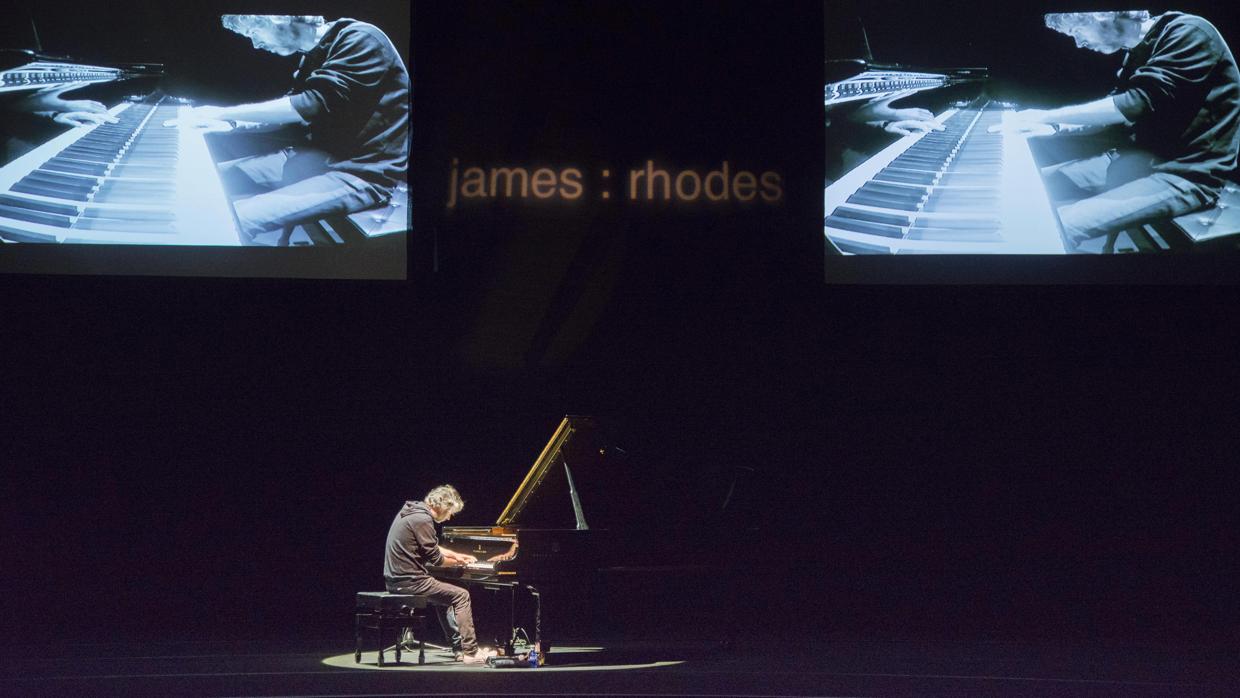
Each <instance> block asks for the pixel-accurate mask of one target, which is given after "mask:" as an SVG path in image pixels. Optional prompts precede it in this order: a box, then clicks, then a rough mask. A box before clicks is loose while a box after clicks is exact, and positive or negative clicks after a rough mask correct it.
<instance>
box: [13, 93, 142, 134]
mask: <svg viewBox="0 0 1240 698" xmlns="http://www.w3.org/2000/svg"><path fill="white" fill-rule="evenodd" d="M89 84H90V83H87V82H71V83H69V84H67V85H56V86H52V87H44V88H42V89H40V90H37V91H35V92H34V93H32V94H30V95H29V96H27V97H25V98H23V99H22V100H21V101H20V102H18V103H17V106H18V108H20V109H23V110H25V111H31V112H35V113H39V114H45V115H47V116H50V117H51V119H52V121H55V122H56V123H58V124H61V125H63V126H91V125H94V124H102V123H110V124H114V123H116V122H117V119H116V117H114V116H112V115H111V114H109V113H108V108H107V107H105V106H103V105H102V104H100V103H99V102H96V101H94V100H92V99H64V98H63V97H61V95H63V94H64V93H66V92H71V91H73V90H76V89H78V88H79V87H84V86H86V85H89Z"/></svg>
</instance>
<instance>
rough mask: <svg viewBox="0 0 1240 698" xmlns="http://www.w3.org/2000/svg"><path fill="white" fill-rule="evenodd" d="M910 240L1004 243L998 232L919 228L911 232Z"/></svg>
mask: <svg viewBox="0 0 1240 698" xmlns="http://www.w3.org/2000/svg"><path fill="white" fill-rule="evenodd" d="M908 239H909V240H955V241H958V242H1002V241H1003V236H1002V235H1000V234H999V232H998V231H997V230H995V231H991V230H963V229H960V228H917V229H914V230H910V231H909V234H908Z"/></svg>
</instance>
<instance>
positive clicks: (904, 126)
mask: <svg viewBox="0 0 1240 698" xmlns="http://www.w3.org/2000/svg"><path fill="white" fill-rule="evenodd" d="M900 111H903V110H900ZM883 130H884V131H886V132H887V133H894V134H897V135H900V136H908V135H912V134H914V133H926V132H927V131H942V130H943V124H940V123H939V122H937V121H929V120H923V119H900V120H899V121H892V122H889V123H887V124H885V125H884V126H883Z"/></svg>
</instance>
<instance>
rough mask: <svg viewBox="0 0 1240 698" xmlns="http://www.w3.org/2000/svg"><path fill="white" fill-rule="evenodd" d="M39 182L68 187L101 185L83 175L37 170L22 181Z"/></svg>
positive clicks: (92, 178)
mask: <svg viewBox="0 0 1240 698" xmlns="http://www.w3.org/2000/svg"><path fill="white" fill-rule="evenodd" d="M27 179H29V180H37V181H41V182H46V183H48V184H62V185H64V186H67V187H93V186H95V185H96V184H98V183H99V181H98V180H97V179H95V178H94V177H83V176H81V175H75V174H67V173H64V172H48V171H47V170H43V169H37V170H35V171H33V172H31V173H30V174H28V175H26V176H25V177H23V178H22V180H23V181H24V180H27Z"/></svg>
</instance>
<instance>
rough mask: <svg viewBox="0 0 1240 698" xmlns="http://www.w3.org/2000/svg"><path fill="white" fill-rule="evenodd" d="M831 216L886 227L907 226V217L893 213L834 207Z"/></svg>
mask: <svg viewBox="0 0 1240 698" xmlns="http://www.w3.org/2000/svg"><path fill="white" fill-rule="evenodd" d="M831 215H833V216H836V217H842V218H855V219H857V220H859V221H870V222H871V223H885V224H887V225H898V226H908V224H909V220H908V216H900V215H896V214H894V213H879V212H877V211H863V210H861V209H859V208H849V207H847V206H836V207H835V210H834V211H832V212H831Z"/></svg>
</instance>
